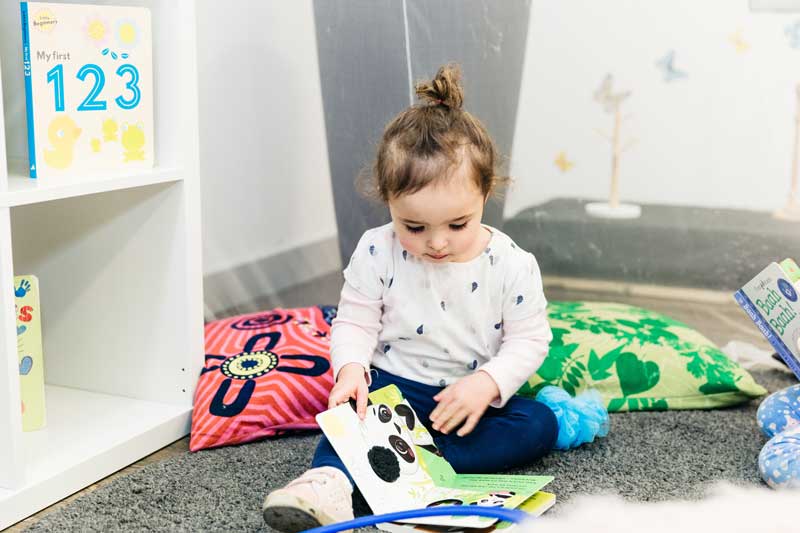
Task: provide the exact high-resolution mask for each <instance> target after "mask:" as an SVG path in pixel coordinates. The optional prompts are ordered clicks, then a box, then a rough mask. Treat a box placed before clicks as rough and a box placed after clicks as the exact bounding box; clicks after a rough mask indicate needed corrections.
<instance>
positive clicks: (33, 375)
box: [14, 276, 45, 431]
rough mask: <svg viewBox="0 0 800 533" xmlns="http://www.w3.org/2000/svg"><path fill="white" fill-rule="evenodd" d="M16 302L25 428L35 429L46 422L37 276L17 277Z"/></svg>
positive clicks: (24, 429)
mask: <svg viewBox="0 0 800 533" xmlns="http://www.w3.org/2000/svg"><path fill="white" fill-rule="evenodd" d="M14 302H15V304H16V315H17V354H18V355H19V380H20V396H21V397H22V429H23V431H35V430H37V429H41V428H42V427H44V424H45V409H44V359H43V354H42V315H41V311H40V308H39V280H38V279H37V278H36V276H15V277H14Z"/></svg>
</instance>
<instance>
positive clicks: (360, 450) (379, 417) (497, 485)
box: [317, 385, 552, 528]
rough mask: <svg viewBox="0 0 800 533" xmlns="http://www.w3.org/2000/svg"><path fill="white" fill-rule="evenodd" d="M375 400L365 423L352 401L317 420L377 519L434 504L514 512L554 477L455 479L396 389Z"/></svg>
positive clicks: (445, 521)
mask: <svg viewBox="0 0 800 533" xmlns="http://www.w3.org/2000/svg"><path fill="white" fill-rule="evenodd" d="M369 399H370V403H369V406H368V408H367V416H366V418H365V420H363V421H362V420H360V419H359V418H358V415H357V414H356V413H355V409H354V406H353V404H349V405H348V404H343V405H340V406H338V407H335V408H333V409H329V410H327V411H325V412H323V413H320V414H319V415H317V422H318V423H319V425H320V427H321V428H322V430H323V432H324V433H325V435H326V436H327V437H328V439H329V440H330V442H331V444H332V445H333V448H334V449H335V450H336V453H337V454H339V457H340V458H341V459H342V461H343V462H344V464H345V466H346V467H347V469H348V471H349V472H350V474H351V475H352V476H353V479H354V480H355V481H356V484H357V485H358V488H359V489H360V490H361V492H362V494H363V495H364V498H365V499H366V500H367V502H368V503H369V505H370V507H371V508H372V511H373V512H374V513H376V514H382V513H389V512H394V511H402V510H409V509H418V508H424V507H433V506H436V505H485V506H494V507H508V508H514V507H517V506H519V505H520V504H521V503H522V502H524V501H525V500H527V499H529V498H530V497H531V496H532V495H533V494H534V493H536V492H537V491H538V490H539V489H541V488H542V487H543V486H544V485H546V484H547V483H549V482H550V481H551V480H552V478H551V477H548V476H501V475H459V474H456V473H455V471H454V470H453V468H452V467H451V466H450V465H449V464H448V463H447V461H446V460H445V459H444V457H442V455H441V453H440V452H439V450H438V449H437V448H436V445H435V444H434V441H433V437H432V436H431V434H430V433H429V432H428V430H427V429H425V427H424V426H423V425H422V424H421V423H420V422H419V419H418V418H417V416H416V413H414V411H413V409H412V408H411V406H410V405H409V404H408V402H407V401H405V400H404V399H403V397H402V395H401V394H400V391H399V389H397V387H395V386H393V385H391V386H388V387H384V388H383V389H380V390H377V391H374V392H372V393H371V394H370V395H369ZM408 522H410V523H416V524H429V525H441V526H459V527H468V528H485V527H488V526H490V525H491V524H493V523H494V522H496V519H493V518H486V517H477V516H475V517H472V516H457V517H456V516H443V517H430V518H419V519H410V520H408Z"/></svg>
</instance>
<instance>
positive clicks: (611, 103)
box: [594, 74, 631, 113]
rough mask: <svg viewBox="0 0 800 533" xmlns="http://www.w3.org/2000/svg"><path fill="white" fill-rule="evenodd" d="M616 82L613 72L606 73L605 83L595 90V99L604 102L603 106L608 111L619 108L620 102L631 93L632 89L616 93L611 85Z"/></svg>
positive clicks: (611, 111)
mask: <svg viewBox="0 0 800 533" xmlns="http://www.w3.org/2000/svg"><path fill="white" fill-rule="evenodd" d="M613 82H614V77H613V76H612V75H611V74H606V77H605V79H603V83H601V84H600V87H598V89H597V90H596V91H595V92H594V99H595V101H597V102H600V103H601V104H603V108H604V109H605V110H606V112H607V113H614V112H615V111H616V110H617V109H619V106H620V104H622V102H623V101H624V100H625V99H626V98H628V97H629V96H630V95H631V92H630V91H623V92H618V93H615V92H613V91H612V90H611V85H612V84H613Z"/></svg>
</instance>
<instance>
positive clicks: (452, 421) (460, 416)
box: [441, 408, 468, 435]
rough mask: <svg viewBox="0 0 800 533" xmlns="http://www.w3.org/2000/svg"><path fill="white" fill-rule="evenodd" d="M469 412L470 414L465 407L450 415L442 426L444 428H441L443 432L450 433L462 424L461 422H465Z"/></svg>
mask: <svg viewBox="0 0 800 533" xmlns="http://www.w3.org/2000/svg"><path fill="white" fill-rule="evenodd" d="M467 414H468V411H467V410H466V409H464V408H461V409H459V410H458V411H456V412H455V413H453V414H452V415H451V416H450V418H449V419H448V420H447V422H446V423H445V424H444V426H443V427H442V430H441V431H442V433H444V434H445V435H447V434H448V433H450V432H451V431H453V430H454V429H455V428H457V427H458V426H460V425H461V423H462V422H464V419H465V418H467Z"/></svg>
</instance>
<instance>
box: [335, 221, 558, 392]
mask: <svg viewBox="0 0 800 533" xmlns="http://www.w3.org/2000/svg"><path fill="white" fill-rule="evenodd" d="M485 227H486V229H488V230H489V231H490V232H491V234H492V235H491V238H490V240H489V244H488V245H487V247H486V250H484V252H483V253H482V254H481V255H480V256H478V257H476V258H474V259H472V260H470V261H467V262H464V263H452V262H451V263H430V262H427V261H424V260H422V259H419V258H416V257H414V256H412V255H411V254H409V253H408V252H407V251H406V250H404V249H403V247H402V246H401V245H400V241H399V240H398V239H397V237H396V235H395V233H394V231H393V229H392V224H387V225H385V226H381V227H378V228H374V229H371V230H368V231H367V232H365V233H364V235H363V236H362V237H361V240H360V241H359V243H358V246H357V247H356V250H355V252H354V253H353V255H352V257H351V258H350V263H349V265H348V266H347V268H346V269H345V271H344V277H345V283H344V286H343V288H342V294H341V300H340V302H339V311H338V314H337V317H336V319H334V321H333V326H332V331H331V359H332V362H333V371H334V376H338V373H339V370H340V369H341V368H342V367H343V366H344V365H346V364H348V363H359V364H361V365H362V366H363V367H364V368H365V369H369V368H370V366H374V367H376V368H380V369H383V370H385V371H387V372H390V373H392V374H395V375H398V376H401V377H404V378H407V379H411V380H414V381H418V382H421V383H426V384H428V385H436V386H442V387H444V386H447V385H450V384H452V383H454V382H455V381H457V380H458V379H459V378H461V377H464V376H467V375H469V374H471V373H473V372H477V371H480V370H482V371H484V372H486V373H487V374H489V376H491V377H492V379H493V380H494V381H495V383H496V384H497V387H498V389H499V391H500V397H499V398H498V399H497V400H496V401H495V402H493V403H492V406H493V407H502V406H503V405H505V404H506V402H507V401H508V400H509V398H511V396H513V395H514V393H515V392H516V391H517V390H518V389H519V387H520V386H521V385H522V384H523V383H524V382H525V381H526V380H527V379H528V377H530V376H531V375H532V374H533V373H534V372H536V370H537V369H538V368H539V366H540V365H541V364H542V361H544V358H545V357H546V356H547V352H548V347H549V344H550V340H551V339H552V333H551V331H550V326H549V324H548V322H547V315H546V305H547V301H546V299H545V297H544V292H543V291H542V280H541V273H540V271H539V266H538V264H537V263H536V259H535V258H534V257H533V255H532V254H530V253H528V252H526V251H524V250H522V249H521V248H519V247H518V246H517V245H516V244H515V243H514V242H513V241H512V240H511V238H510V237H508V236H507V235H505V234H504V233H502V232H501V231H499V230H497V229H495V228H492V227H489V226H485Z"/></svg>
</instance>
